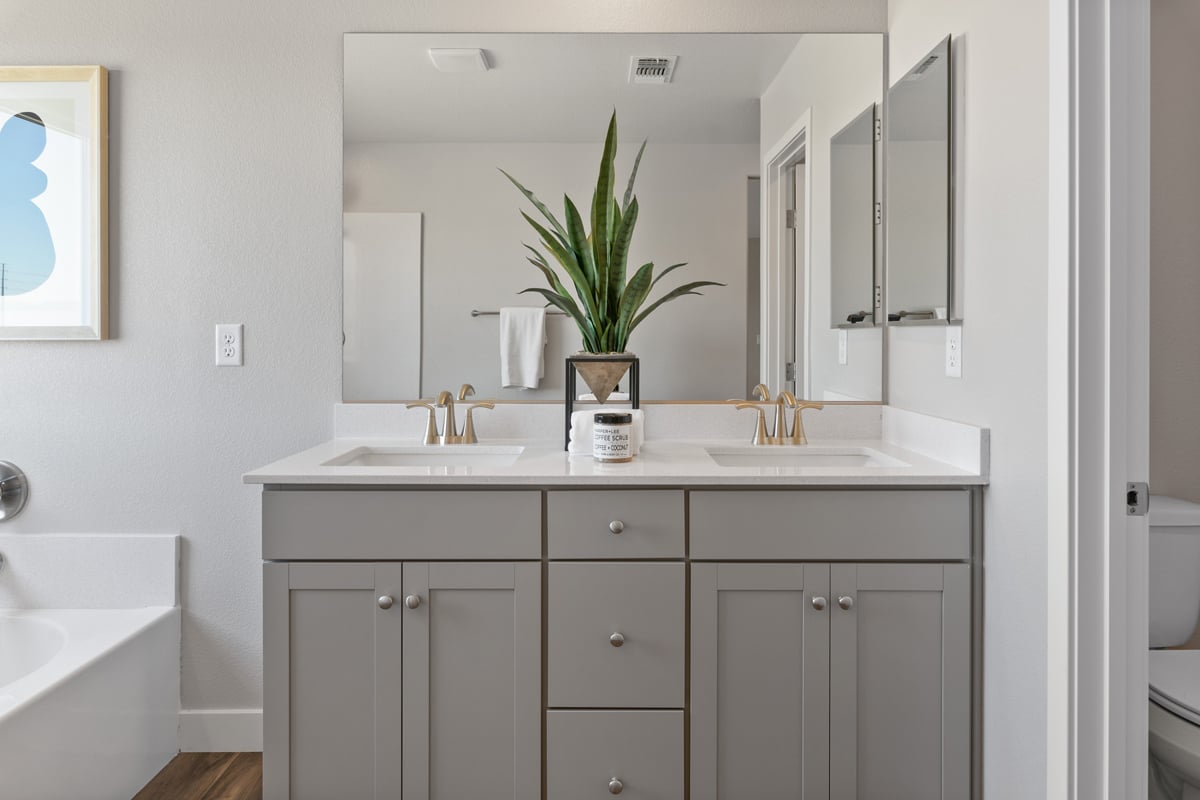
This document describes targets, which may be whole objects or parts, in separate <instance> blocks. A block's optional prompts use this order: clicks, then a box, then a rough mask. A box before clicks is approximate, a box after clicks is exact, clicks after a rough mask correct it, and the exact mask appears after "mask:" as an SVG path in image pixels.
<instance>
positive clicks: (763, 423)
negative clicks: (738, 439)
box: [737, 403, 771, 445]
mask: <svg viewBox="0 0 1200 800" xmlns="http://www.w3.org/2000/svg"><path fill="white" fill-rule="evenodd" d="M737 410H738V411H747V410H749V411H757V412H758V422H756V423H755V425H754V438H753V439H751V440H750V444H753V445H762V444H771V437H770V436H767V414H766V412H765V411H763V409H762V406H760V405H756V404H754V403H738V404H737Z"/></svg>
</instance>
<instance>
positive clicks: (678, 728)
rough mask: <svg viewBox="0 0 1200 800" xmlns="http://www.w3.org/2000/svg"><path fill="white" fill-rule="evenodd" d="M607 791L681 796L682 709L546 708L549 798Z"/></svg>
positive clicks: (642, 797) (650, 797) (574, 798)
mask: <svg viewBox="0 0 1200 800" xmlns="http://www.w3.org/2000/svg"><path fill="white" fill-rule="evenodd" d="M613 781H617V782H618V783H617V784H613ZM610 793H612V794H620V796H621V797H622V798H628V800H683V712H682V711H549V712H547V713H546V797H547V798H548V800H579V799H580V798H585V797H595V798H600V797H607V796H608V795H609V794H610Z"/></svg>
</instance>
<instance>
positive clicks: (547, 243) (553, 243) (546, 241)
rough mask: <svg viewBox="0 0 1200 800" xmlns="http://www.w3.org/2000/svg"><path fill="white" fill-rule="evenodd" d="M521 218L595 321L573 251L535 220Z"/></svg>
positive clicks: (592, 303)
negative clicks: (532, 230) (565, 276)
mask: <svg viewBox="0 0 1200 800" xmlns="http://www.w3.org/2000/svg"><path fill="white" fill-rule="evenodd" d="M521 216H522V217H524V218H525V221H526V222H528V223H529V224H530V225H531V226H532V227H533V229H534V230H535V231H537V232H538V235H540V236H541V237H542V246H544V247H545V248H546V249H547V250H548V251H549V252H550V255H552V256H554V260H555V261H557V262H558V263H559V264H561V265H562V268H563V269H564V270H565V271H566V273H567V276H568V277H570V279H571V282H572V283H573V284H575V294H576V295H577V296H578V297H579V302H581V303H583V306H584V308H586V309H587V313H588V315H589V316H590V317H591V318H592V319H596V318H597V317H598V314H597V310H596V302H595V296H594V293H593V292H592V289H591V287H590V286H589V285H588V282H587V276H586V275H584V274H583V269H581V268H580V266H579V262H578V260H577V259H576V258H575V253H574V251H573V250H571V249H569V248H567V247H564V246H563V245H561V244H559V242H558V241H557V240H556V239H555V238H554V234H552V233H550V231H548V230H546V229H545V227H543V226H542V225H539V224H538V222H537V220H535V219H533V218H532V217H530V216H529V215H528V214H526V213H525V212H524V211H522V212H521Z"/></svg>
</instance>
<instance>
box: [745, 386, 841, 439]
mask: <svg viewBox="0 0 1200 800" xmlns="http://www.w3.org/2000/svg"><path fill="white" fill-rule="evenodd" d="M751 394H752V395H753V396H754V397H755V398H756V399H757V400H758V401H759V402H761V403H770V402H771V390H770V389H768V388H767V386H766V384H764V383H760V384H758V385H757V386H755V387H754V390H753V391H752V392H751ZM729 402H731V403H734V404H735V405H736V407H737V409H738V410H739V411H744V410H754V411H757V412H758V422H757V423H756V424H755V428H754V437H753V438H752V439H751V440H750V442H751V444H754V445H766V444H792V445H798V444H808V437H807V436H805V435H804V420H803V419H802V418H801V413H800V412H802V411H803V410H804V409H806V408H815V409H817V410H820V409H822V408H824V407H825V405H824V404H823V403H806V402H801V401H797V400H796V396H795V395H794V394H792V393H791V392H788V391H783V392H780V393H779V397H778V398H776V399H775V430H774V431H773V432H772V433H770V434H768V433H767V414H766V411H765V410H764V409H763V407H762V406H761V405H759V404H758V403H751V402H742V401H740V400H730V401H729ZM788 410H792V411H794V412H795V414H794V416H793V417H792V427H791V431H790V432H789V431H788V424H787V411H788Z"/></svg>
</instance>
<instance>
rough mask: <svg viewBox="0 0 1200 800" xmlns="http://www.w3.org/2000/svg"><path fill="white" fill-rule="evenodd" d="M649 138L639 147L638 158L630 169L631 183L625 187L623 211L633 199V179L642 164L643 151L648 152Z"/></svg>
mask: <svg viewBox="0 0 1200 800" xmlns="http://www.w3.org/2000/svg"><path fill="white" fill-rule="evenodd" d="M648 141H649V139H642V146H641V147H639V148H638V154H637V158H635V159H634V160H633V169H632V170H630V171H629V185H628V186H626V187H625V201H624V202H622V203H621V213H622V214H623V213H625V211H626V210H627V209H628V208H629V203H630V202H632V199H633V181H634V180H635V179H636V178H637V173H638V167H639V166H641V164H642V153H644V152H646V142H648Z"/></svg>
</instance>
